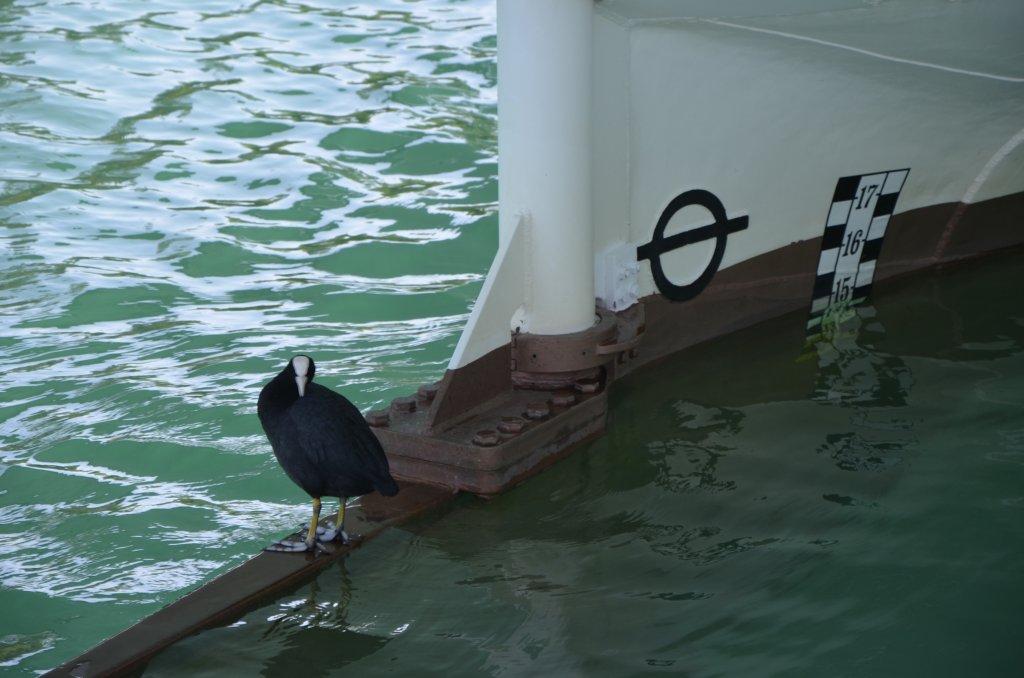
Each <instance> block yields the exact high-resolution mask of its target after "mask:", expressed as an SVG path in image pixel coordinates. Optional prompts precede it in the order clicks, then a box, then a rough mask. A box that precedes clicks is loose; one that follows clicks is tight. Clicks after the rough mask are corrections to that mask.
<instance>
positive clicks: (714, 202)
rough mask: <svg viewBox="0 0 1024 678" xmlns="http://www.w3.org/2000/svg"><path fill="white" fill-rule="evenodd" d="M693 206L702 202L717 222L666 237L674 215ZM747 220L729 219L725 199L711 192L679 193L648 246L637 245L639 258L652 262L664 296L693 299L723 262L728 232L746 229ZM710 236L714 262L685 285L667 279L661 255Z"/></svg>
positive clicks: (693, 191) (656, 280) (652, 269)
mask: <svg viewBox="0 0 1024 678" xmlns="http://www.w3.org/2000/svg"><path fill="white" fill-rule="evenodd" d="M690 205H699V206H701V207H703V208H704V209H706V210H707V211H708V212H710V213H711V216H712V217H713V218H714V220H715V221H714V223H712V224H709V225H707V226H701V227H699V228H693V229H690V230H689V231H683V232H682V233H676V234H675V235H670V236H669V237H667V238H666V237H665V227H666V226H668V222H669V220H671V219H672V217H673V216H675V213H676V212H678V211H679V210H681V209H683V208H684V207H688V206H690ZM748 221H749V219H748V218H747V217H745V216H743V217H733V218H732V219H729V218H728V217H727V216H726V214H725V206H724V205H722V201H721V200H719V199H718V197H717V196H716V195H715V194H714V193H711V192H710V191H705V190H704V189H701V188H695V189H693V190H690V191H686V192H685V193H680V194H679V195H677V196H676V197H675V198H673V199H672V201H671V202H670V203H669V204H668V207H666V208H665V211H664V212H662V213H661V217H660V218H659V219H658V223H657V225H656V226H655V227H654V235H652V236H651V241H650V242H649V243H647V244H646V245H641V246H640V247H638V248H636V258H637V261H641V260H643V259H647V260H649V261H650V262H651V273H652V274H653V275H654V284H656V285H657V286H658V291H659V292H661V293H662V295H664V296H665V297H667V298H669V299H671V300H672V301H686V300H688V299H692V298H694V297H695V296H697V295H698V294H700V293H701V291H702V290H703V289H704V288H705V287H707V284H708V283H709V282H711V278H713V277H714V275H715V273H716V272H717V271H718V267H719V265H720V264H721V263H722V257H723V256H724V255H725V241H726V239H727V238H728V236H729V234H730V233H736V232H737V231H742V230H743V229H745V228H746V227H747V223H748ZM711 238H714V239H715V251H714V254H712V255H711V261H710V262H709V263H708V265H707V268H705V269H704V270H703V271H702V272H701V274H700V275H699V276H697V279H696V280H694V281H693V282H691V283H688V284H686V285H677V284H675V283H674V282H672V281H671V280H669V279H668V276H666V275H665V271H664V269H663V268H662V266H661V255H662V254H664V253H666V252H670V251H672V250H675V249H679V248H680V247H685V246H686V245H692V244H694V243H698V242H702V241H704V240H710V239H711Z"/></svg>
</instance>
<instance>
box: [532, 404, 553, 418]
mask: <svg viewBox="0 0 1024 678" xmlns="http://www.w3.org/2000/svg"><path fill="white" fill-rule="evenodd" d="M550 415H551V406H550V405H548V404H547V402H542V403H529V404H527V405H526V418H527V419H546V418H547V417H548V416H550Z"/></svg>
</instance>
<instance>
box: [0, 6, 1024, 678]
mask: <svg viewBox="0 0 1024 678" xmlns="http://www.w3.org/2000/svg"><path fill="white" fill-rule="evenodd" d="M0 32H2V35H0V157H2V158H3V163H2V166H0V172H2V174H0V238H2V243H0V257H2V261H0V271H2V277H0V323H2V330H3V331H2V333H0V359H2V360H3V362H4V365H5V369H4V370H3V371H2V372H0V673H5V674H7V675H25V674H31V673H32V672H38V671H40V670H43V669H46V668H50V667H53V666H55V665H57V664H59V663H60V662H62V661H64V660H66V659H69V658H71V657H73V656H75V655H76V654H78V653H80V652H82V651H84V650H86V649H88V648H89V647H91V646H93V645H95V644H96V643H97V642H99V641H100V640H102V639H103V638H105V637H108V636H110V635H112V634H114V633H116V632H118V631H120V630H122V629H123V628H125V627H126V626H128V625H130V624H131V623H133V622H134V621H136V620H138V619H140V618H142V617H143V616H145V615H147V614H149V613H151V612H153V611H155V610H156V609H158V608H159V607H161V606H162V605H164V604H166V603H168V602H170V601H172V600H175V599H176V598H178V597H180V596H181V595H182V594H183V593H185V592H186V591H188V590H191V589H192V588H194V587H195V586H197V585H198V584H200V583H202V582H204V581H207V580H209V579H211V578H212V577H214V576H216V575H217V574H218V573H220V572H223V571H225V570H226V569H228V568H229V567H231V566H233V565H236V564H238V563H239V562H241V561H243V560H245V559H247V558H248V557H250V556H251V555H252V554H253V553H255V552H256V551H257V549H258V548H260V547H261V546H263V545H265V544H266V543H267V541H268V539H269V538H270V537H279V536H282V535H283V534H285V533H287V532H288V531H290V530H292V529H293V528H294V527H295V525H296V524H298V523H299V522H300V521H301V520H302V519H304V518H305V517H306V513H307V511H308V502H307V499H306V498H305V496H304V495H303V494H302V493H301V491H300V490H298V489H297V488H295V487H294V486H292V484H291V483H290V482H289V481H288V480H287V479H286V478H285V477H284V475H283V473H282V472H281V471H280V470H279V469H278V467H277V465H276V463H275V462H274V460H273V457H272V455H271V453H270V450H269V446H268V445H267V443H266V441H265V439H264V438H263V436H262V433H261V431H260V428H259V424H258V421H257V419H256V417H255V398H256V395H257V392H258V390H259V387H260V385H261V383H262V382H263V381H265V380H266V379H267V378H268V377H269V376H270V375H272V374H273V373H275V372H276V371H277V370H278V369H279V368H280V366H281V365H282V364H283V362H284V361H285V360H286V359H287V357H288V356H289V355H291V354H292V353H293V352H295V351H297V350H300V349H301V350H307V351H310V352H312V353H313V354H314V355H315V356H316V357H317V359H318V377H320V375H322V377H320V378H321V380H322V381H323V382H324V383H325V384H327V385H329V386H332V387H335V388H339V389H341V390H344V391H345V392H346V393H347V394H348V395H349V396H350V397H351V398H352V399H353V400H354V401H356V402H357V404H359V405H360V406H361V407H363V408H366V407H371V406H374V405H376V404H378V403H381V402H384V401H387V400H389V399H390V398H392V397H394V396H397V395H405V394H407V393H409V392H411V390H412V389H413V388H414V387H415V386H417V385H419V384H421V383H423V382H428V381H433V380H434V379H436V378H437V377H438V376H439V375H440V374H441V372H442V371H443V369H444V366H445V364H446V362H447V359H448V357H449V356H450V354H451V351H452V348H453V346H454V344H455V341H456V339H457V335H458V332H459V331H460V329H461V327H462V324H463V323H464V322H465V320H466V317H467V312H468V308H469V306H470V304H471V303H472V300H473V299H474V298H475V296H476V294H477V292H478V291H479V288H480V282H481V280H482V275H483V273H484V272H485V271H486V268H487V265H488V264H489V262H490V259H491V256H492V254H493V251H494V249H495V247H496V241H497V237H496V220H495V209H496V207H495V204H494V201H495V199H496V193H497V191H496V178H495V175H496V164H495V163H496V158H495V152H496V150H495V113H496V112H495V78H496V70H495V61H494V58H495V53H494V51H495V38H494V8H493V6H492V2H491V1H490V0H488V1H483V0H466V1H456V0H421V1H418V2H416V1H408V0H403V1H400V0H392V1H388V0H379V1H374V2H365V3H361V4H351V3H333V4H332V3H322V4H321V5H313V4H299V3H290V2H274V1H271V2H258V3H252V4H240V3H228V2H223V3H216V2H183V1H179V2H177V3H175V2H149V3H89V2H74V3H73V2H67V3H60V2H47V1H38V2H13V3H10V2H8V3H3V4H2V5H0ZM1017 257H1019V253H1017V254H1016V255H1010V256H1002V257H996V258H992V259H989V260H986V261H985V262H983V265H974V266H971V267H968V268H962V269H955V270H953V271H951V272H947V273H946V274H944V275H942V276H922V277H917V278H914V279H912V280H908V281H905V282H901V283H898V284H896V285H891V286H889V287H887V288H884V287H883V288H881V289H880V290H879V294H877V295H876V298H875V299H874V302H873V305H872V306H866V307H863V308H861V309H859V311H858V313H857V314H856V315H855V316H852V317H850V318H848V319H847V320H846V321H845V322H844V323H842V324H841V325H839V326H838V327H837V328H835V330H834V331H833V332H832V333H831V334H830V336H829V338H828V339H827V340H825V341H822V342H819V343H816V344H812V345H805V336H804V330H803V321H804V320H805V318H803V317H802V316H793V317H789V318H784V319H781V320H779V321H775V322H772V323H767V324H765V325H762V326H759V327H757V328H754V329H753V330H750V331H746V332H743V333H741V334H738V335H735V336H733V337H730V338H727V339H724V340H722V341H720V342H716V343H715V344H714V345H713V346H707V347H703V348H700V349H697V350H693V351H690V352H688V353H687V354H685V355H683V356H682V357H680V358H679V359H677V360H673V361H671V362H669V363H666V364H663V365H661V366H660V367H659V368H658V369H655V370H648V371H644V372H640V373H637V374H635V375H632V376H631V377H630V378H629V379H628V380H625V381H623V382H620V383H618V384H617V385H616V388H615V390H614V392H613V396H612V409H611V412H610V415H609V430H608V434H607V435H606V436H605V437H604V438H602V439H601V440H599V441H598V442H596V443H594V444H592V445H590V446H589V447H586V448H583V449H580V450H579V451H577V452H576V453H575V454H574V455H572V456H571V457H569V458H567V459H566V460H565V461H563V462H561V463H560V464H558V465H556V466H554V467H552V468H551V469H549V470H547V471H546V472H545V473H543V474H541V475H540V476H538V477H536V478H535V479H533V480H531V481H530V482H529V483H527V484H525V485H523V486H521V487H519V488H517V489H515V490H513V491H511V492H509V493H508V494H506V495H503V496H501V497H499V498H496V499H494V500H491V501H487V502H485V501H483V500H479V499H476V498H472V497H463V498H460V499H459V500H458V501H456V502H455V503H454V504H453V505H452V506H450V507H448V508H447V509H445V510H443V511H440V512H438V513H436V514H433V515H431V516H428V517H425V518H422V519H419V520H418V521H416V522H414V523H412V524H409V525H406V526H404V527H402V528H400V529H393V530H389V531H387V532H385V533H384V534H383V535H381V536H380V537H379V538H377V539H375V540H373V541H372V542H369V543H368V544H367V545H365V546H364V547H363V548H361V549H359V550H357V551H355V552H353V554H351V556H349V557H347V558H346V559H345V560H343V561H341V562H340V563H339V564H338V565H337V566H335V567H331V568H329V569H328V570H327V571H325V572H324V573H323V574H322V575H321V576H320V577H319V579H318V580H317V581H316V582H314V583H312V584H309V585H306V586H303V587H301V588H300V589H298V590H297V591H296V592H295V593H294V594H293V595H290V596H285V597H284V598H282V599H281V600H278V601H275V602H273V603H271V604H270V605H268V606H266V607H264V608H262V609H260V610H256V611H254V612H252V613H250V614H249V615H247V616H246V617H245V618H244V619H242V620H240V621H239V622H238V623H236V624H234V625H232V626H230V627H227V628H222V629H215V630H211V631H209V632H206V633H203V634H200V635H199V636H196V637H194V638H192V639H189V640H187V641H185V642H183V643H181V644H179V645H177V646H174V647H173V648H171V649H170V650H169V651H167V652H166V653H164V654H163V655H161V656H160V657H159V658H158V659H157V660H156V661H155V662H154V663H153V664H152V665H151V666H150V667H149V670H148V674H149V675H154V676H178V675H209V676H225V675H265V676H273V675H282V676H285V675H287V676H293V675H295V674H296V673H301V674H303V675H308V676H327V675H343V674H344V675H348V674H349V673H353V672H354V673H359V674H362V675H383V674H395V675H438V676H440V675H588V676H589V675H609V676H621V675H637V674H644V673H664V674H667V675H693V676H719V675H723V676H725V675H727V676H734V675H752V676H762V675H808V676H830V675H849V676H908V675H929V676H939V675H943V676H945V675H948V676H960V675H1015V674H1016V672H1017V671H1016V670H1017V669H1018V668H1019V666H1020V664H1021V660H1022V659H1024V652H1022V650H1021V649H1020V641H1019V637H1020V624H1019V619H1018V618H1019V610H1020V606H1021V604H1022V603H1024V583H1022V582H1024V530H1022V525H1024V396H1022V394H1024V298H1022V297H1021V296H1020V295H1015V294H1010V293H1008V291H1012V290H1017V289H1020V287H1021V285H1022V283H1024V271H1022V269H1021V267H1020V266H1019V265H1018V263H1017ZM282 557H287V556H282Z"/></svg>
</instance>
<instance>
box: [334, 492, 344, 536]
mask: <svg viewBox="0 0 1024 678" xmlns="http://www.w3.org/2000/svg"><path fill="white" fill-rule="evenodd" d="M334 529H336V530H337V531H338V534H341V533H342V532H344V531H345V497H338V519H337V520H335V521H334Z"/></svg>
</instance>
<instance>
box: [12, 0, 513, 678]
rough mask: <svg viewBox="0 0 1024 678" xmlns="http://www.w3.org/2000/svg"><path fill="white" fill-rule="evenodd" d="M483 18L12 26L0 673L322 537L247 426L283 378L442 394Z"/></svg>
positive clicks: (484, 245)
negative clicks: (252, 560) (265, 553)
mask: <svg viewBox="0 0 1024 678" xmlns="http://www.w3.org/2000/svg"><path fill="white" fill-rule="evenodd" d="M494 35H495V28H494V8H493V3H492V2H490V1H489V0H488V1H483V0H472V1H466V2H451V1H449V0H443V1H441V2H437V1H433V0H432V1H431V2H407V1H404V0H393V1H386V0H374V1H373V2H365V3H318V4H310V3H293V2H275V1H271V2H252V3H245V2H226V1H216V0H213V1H211V0H204V1H203V2H192V1H186V0H167V1H161V2H146V3H108V2H99V1H95V2H92V1H87V2H78V1H75V2H71V1H67V2H59V1H52V2H27V1H26V2H3V3H0V158H2V159H3V161H2V164H0V360H2V363H3V365H4V369H3V370H2V371H0V473H2V475H0V672H3V671H7V672H9V673H10V674H11V675H23V674H24V673H26V672H29V671H35V670H39V669H44V668H47V667H52V666H54V665H56V664H58V663H60V662H61V661H63V660H65V659H68V658H71V657H73V656H75V655H76V654H78V653H79V652H81V651H84V650H85V649H87V648H89V647H91V646H92V645H94V644H95V643H97V642H98V641H100V640H101V639H103V638H104V637H107V636H109V635H112V634H113V633H115V632H117V631H119V630H121V629H122V628H124V627H126V626H128V625H129V624H131V623H132V622H134V621H136V620H138V619H140V618H142V617H143V616H145V615H147V614H149V613H151V612H153V611H155V610H157V609H159V608H160V607H161V606H162V605H164V604H166V603H168V602H170V601H172V600H174V599H176V598H178V597H179V596H181V595H182V594H183V593H184V592H186V591H188V590H189V589H191V588H193V587H195V586H196V585H198V584H200V583H202V582H204V581H207V580H209V579H210V578H212V577H213V576H215V575H216V574H218V573H220V572H223V571H225V570H227V569H229V568H230V567H231V566H233V565H235V564H237V563H239V562H241V561H243V560H245V559H246V558H248V557H250V556H251V555H252V554H253V553H254V552H256V550H257V549H258V548H259V547H261V546H263V545H264V544H265V543H266V541H267V539H268V538H269V537H271V536H273V535H276V534H279V533H281V532H282V530H284V531H288V530H289V529H290V527H291V525H292V524H293V523H295V522H296V520H299V519H301V518H302V516H304V515H305V513H306V512H307V511H308V508H307V507H306V504H307V503H308V501H307V499H306V498H305V497H304V496H303V494H302V493H301V491H299V490H298V489H297V488H295V487H293V486H292V485H291V483H289V482H288V481H287V480H286V479H285V478H284V477H283V476H282V475H281V471H280V470H279V469H278V468H277V467H276V463H275V462H274V460H273V458H272V456H271V455H270V454H268V448H267V443H266V440H265V438H264V437H263V434H262V431H261V430H260V428H259V426H258V423H257V421H256V420H255V418H254V416H255V415H254V413H255V398H256V395H257V393H258V391H259V387H260V385H261V384H262V383H263V382H264V381H266V379H267V378H268V376H270V375H272V374H273V373H274V372H276V371H277V370H279V369H280V366H281V365H282V364H283V363H284V361H285V360H287V358H288V356H289V355H290V354H292V353H294V352H296V351H299V350H303V351H309V352H310V353H312V354H313V355H315V356H316V358H317V362H318V372H319V373H320V374H322V375H323V381H324V382H325V383H326V384H329V385H331V386H334V387H335V388H343V389H344V390H345V391H346V392H347V393H348V394H349V396H350V397H351V398H352V399H353V400H354V401H356V402H357V403H358V404H359V405H360V406H361V407H363V408H366V407H370V406H373V405H376V404H379V403H382V402H387V401H389V400H390V399H391V398H393V397H395V396H398V395H407V394H408V393H410V392H412V391H414V390H415V388H416V386H418V385H420V384H422V383H424V382H430V381H434V380H436V379H437V378H439V376H440V375H441V374H442V373H443V370H444V367H445V365H446V364H447V360H448V358H449V357H450V355H451V352H452V349H453V347H454V345H455V342H456V340H457V338H458V333H459V331H460V330H461V327H462V325H463V324H464V323H465V320H466V318H467V316H468V309H469V307H470V305H471V304H472V302H473V300H474V299H475V298H476V295H477V293H478V291H479V288H480V285H481V282H482V279H483V275H484V274H485V273H486V270H487V267H488V265H489V263H490V259H491V257H492V256H493V252H494V250H495V248H496V245H497V221H496V218H495V216H496V205H495V201H496V199H497V181H496V157H495V156H496V134H495V121H496V117H495V116H496V103H495V98H496V90H495V77H496V67H495V37H494Z"/></svg>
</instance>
